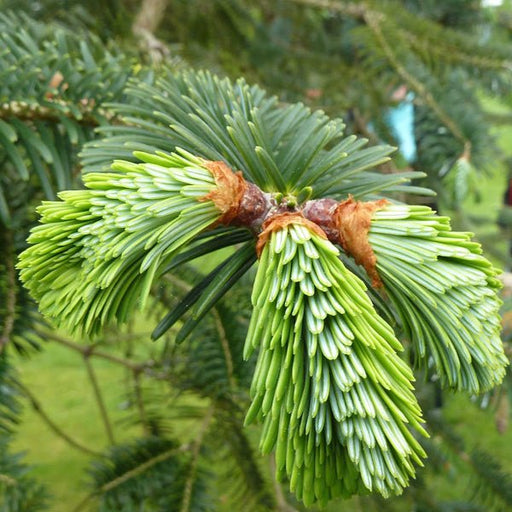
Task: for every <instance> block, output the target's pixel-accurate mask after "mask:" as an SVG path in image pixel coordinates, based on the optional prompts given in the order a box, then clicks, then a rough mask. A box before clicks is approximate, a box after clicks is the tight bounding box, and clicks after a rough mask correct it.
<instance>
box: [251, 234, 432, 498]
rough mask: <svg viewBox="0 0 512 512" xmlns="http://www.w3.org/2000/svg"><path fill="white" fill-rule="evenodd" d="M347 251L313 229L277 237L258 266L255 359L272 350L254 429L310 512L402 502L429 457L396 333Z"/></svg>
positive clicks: (257, 379)
mask: <svg viewBox="0 0 512 512" xmlns="http://www.w3.org/2000/svg"><path fill="white" fill-rule="evenodd" d="M338 255H339V251H338V250H337V249H336V247H334V245H332V244H331V243H330V242H329V241H327V240H325V239H323V238H321V237H320V236H319V235H318V234H314V233H312V232H311V231H310V230H309V229H308V228H307V227H305V226H302V225H298V224H289V225H288V226H286V227H284V228H282V229H281V230H279V231H276V232H274V233H272V235H271V238H270V241H269V242H268V243H267V244H266V245H265V247H264V249H263V252H262V255H261V260H260V262H259V266H258V273H257V276H256V282H255V285H254V289H253V294H252V302H253V306H254V312H253V316H252V318H251V324H250V327H249V333H248V335H247V340H246V350H245V356H246V357H248V356H249V354H250V353H251V352H252V351H253V350H254V348H256V347H258V346H259V347H260V352H259V357H258V363H257V366H256V370H255V374H254V379H253V383H252V387H251V395H252V398H253V404H252V406H251V408H250V410H249V412H248V415H247V422H251V421H253V420H254V419H256V418H258V419H261V420H263V433H262V436H261V442H260V448H261V451H262V452H263V453H268V452H270V451H271V450H273V449H275V451H276V465H277V473H278V477H279V478H280V479H283V478H284V477H285V476H287V477H288V478H289V479H290V487H291V489H292V491H294V492H295V493H296V494H297V496H298V498H299V499H302V500H304V502H305V503H306V504H307V505H308V504H311V503H313V502H315V501H317V500H318V501H320V502H321V503H326V502H327V501H328V500H329V499H331V498H333V497H336V496H345V497H346V496H350V495H352V494H354V493H366V492H369V491H373V492H378V493H380V494H382V495H383V496H385V497H387V496H390V495H392V494H400V493H401V491H402V489H403V488H404V487H405V486H406V485H407V484H408V481H409V478H410V477H411V476H413V475H414V472H415V471H414V466H413V462H416V463H419V464H421V458H422V457H423V456H424V455H425V454H424V452H423V449H422V448H421V446H420V445H419V443H418V441H417V440H416V439H415V437H414V436H413V434H412V433H411V432H410V431H409V428H408V426H407V425H406V424H409V425H411V426H412V427H414V428H415V429H416V430H417V431H418V432H421V433H424V431H423V429H422V427H421V425H420V422H421V412H420V408H419V405H418V404H417V402H416V399H415V397H414V395H413V393H412V384H411V381H412V380H413V376H412V373H411V370H410V369H409V367H408V366H407V365H406V363H404V361H402V360H401V359H400V358H399V357H398V355H397V351H399V350H402V347H401V345H400V343H399V342H398V340H397V339H396V338H395V335H394V333H393V330H392V329H391V328H390V327H389V326H388V325H387V324H386V323H385V322H384V321H383V320H382V319H381V318H380V317H379V316H378V315H377V313H376V312H375V310H374V308H373V306H372V304H371V302H370V300H369V299H368V298H367V296H366V293H365V286H364V284H363V283H362V282H361V281H360V280H359V279H358V278H357V277H356V276H354V275H353V274H352V273H351V272H350V271H348V270H347V269H346V268H345V266H344V265H343V263H342V262H341V261H340V260H339V259H338Z"/></svg>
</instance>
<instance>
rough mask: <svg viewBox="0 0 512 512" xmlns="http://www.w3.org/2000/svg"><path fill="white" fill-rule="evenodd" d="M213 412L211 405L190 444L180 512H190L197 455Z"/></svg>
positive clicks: (197, 460) (213, 408)
mask: <svg viewBox="0 0 512 512" xmlns="http://www.w3.org/2000/svg"><path fill="white" fill-rule="evenodd" d="M214 412H215V407H214V406H213V405H212V406H211V407H210V408H209V409H208V411H207V412H206V415H205V417H204V419H203V422H202V424H201V428H200V429H199V432H198V434H197V437H196V439H195V440H194V442H193V444H192V460H191V461H190V470H189V473H188V475H187V480H186V482H185V489H184V491H183V500H182V501H181V507H180V512H190V500H191V497H192V486H193V485H194V478H195V476H196V473H197V464H198V462H199V454H200V451H201V446H202V444H203V439H204V436H205V434H206V432H207V431H208V427H209V426H210V423H211V421H212V418H213V414H214Z"/></svg>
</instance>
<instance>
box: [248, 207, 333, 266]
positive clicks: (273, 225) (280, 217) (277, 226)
mask: <svg viewBox="0 0 512 512" xmlns="http://www.w3.org/2000/svg"><path fill="white" fill-rule="evenodd" d="M289 224H300V225H301V226H305V227H306V228H307V229H309V231H312V232H313V233H315V234H317V235H318V236H320V237H321V238H325V239H327V235H326V234H325V231H324V230H323V229H322V228H321V227H319V226H318V225H317V224H315V223H314V222H311V221H310V220H308V219H306V218H305V217H304V215H302V213H301V212H284V213H278V214H276V215H272V217H270V218H269V219H267V220H266V221H265V222H264V223H263V226H262V228H263V231H262V232H261V233H260V235H259V236H258V242H257V243H256V252H257V254H258V258H259V257H260V255H261V252H262V251H263V248H264V247H265V245H266V243H267V242H268V239H269V238H270V235H271V234H272V233H273V232H274V231H279V230H281V229H284V228H285V227H286V226H288V225H289Z"/></svg>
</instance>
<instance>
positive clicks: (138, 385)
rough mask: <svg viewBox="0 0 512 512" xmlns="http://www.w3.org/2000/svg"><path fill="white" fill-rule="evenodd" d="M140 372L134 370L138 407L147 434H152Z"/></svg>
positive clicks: (134, 386)
mask: <svg viewBox="0 0 512 512" xmlns="http://www.w3.org/2000/svg"><path fill="white" fill-rule="evenodd" d="M140 376H141V374H140V372H133V388H134V391H135V400H136V402H137V409H138V410H139V416H140V422H141V424H142V428H143V430H144V433H145V434H146V435H149V434H150V425H149V422H148V416H147V413H146V406H145V404H144V397H143V396H142V386H141V383H140Z"/></svg>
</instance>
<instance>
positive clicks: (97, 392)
mask: <svg viewBox="0 0 512 512" xmlns="http://www.w3.org/2000/svg"><path fill="white" fill-rule="evenodd" d="M84 363H85V367H86V368H87V375H88V376H89V380H90V381H91V385H92V389H93V392H94V398H95V399H96V403H97V404H98V409H99V411H100V415H101V419H102V421H103V425H104V426H105V432H106V434H107V438H108V441H109V443H110V444H115V440H114V431H113V429H112V424H111V422H110V419H109V417H108V413H107V408H106V406H105V401H104V400H103V394H102V392H101V388H100V385H99V383H98V379H97V377H96V373H95V371H94V368H93V366H92V364H91V360H90V357H89V355H85V354H84Z"/></svg>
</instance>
